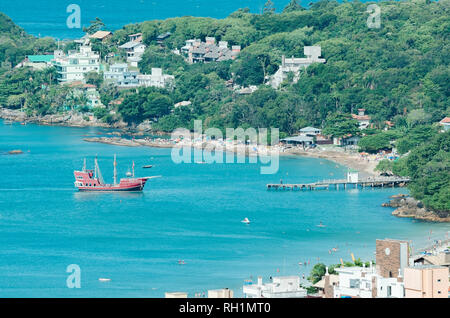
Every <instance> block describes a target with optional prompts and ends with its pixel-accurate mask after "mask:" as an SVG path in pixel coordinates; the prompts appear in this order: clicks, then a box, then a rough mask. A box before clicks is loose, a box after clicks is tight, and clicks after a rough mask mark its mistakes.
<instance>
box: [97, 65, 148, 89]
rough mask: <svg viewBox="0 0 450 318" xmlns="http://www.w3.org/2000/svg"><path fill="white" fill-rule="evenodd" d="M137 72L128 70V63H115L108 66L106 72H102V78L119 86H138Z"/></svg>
mask: <svg viewBox="0 0 450 318" xmlns="http://www.w3.org/2000/svg"><path fill="white" fill-rule="evenodd" d="M138 76H139V72H138V71H130V70H128V64H126V63H116V64H112V65H111V66H110V67H109V71H108V72H104V74H103V78H104V79H105V81H108V82H111V83H114V85H116V86H119V87H138V86H139V80H138Z"/></svg>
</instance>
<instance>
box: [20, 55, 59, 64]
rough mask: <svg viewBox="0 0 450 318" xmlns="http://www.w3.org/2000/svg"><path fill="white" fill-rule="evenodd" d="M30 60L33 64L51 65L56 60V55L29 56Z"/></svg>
mask: <svg viewBox="0 0 450 318" xmlns="http://www.w3.org/2000/svg"><path fill="white" fill-rule="evenodd" d="M27 57H28V60H29V61H30V62H33V63H40V62H41V63H49V62H50V61H51V60H53V59H54V58H55V56H54V55H28V56H27Z"/></svg>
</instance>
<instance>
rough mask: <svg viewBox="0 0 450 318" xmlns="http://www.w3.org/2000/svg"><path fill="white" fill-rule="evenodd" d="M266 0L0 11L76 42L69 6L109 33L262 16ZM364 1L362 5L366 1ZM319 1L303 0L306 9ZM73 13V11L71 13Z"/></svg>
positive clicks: (282, 0)
mask: <svg viewBox="0 0 450 318" xmlns="http://www.w3.org/2000/svg"><path fill="white" fill-rule="evenodd" d="M266 1H267V0H221V1H215V2H211V1H209V0H183V1H181V0H128V1H123V0H77V1H74V0H45V1H35V0H21V1H20V2H18V1H6V0H2V1H0V12H4V13H6V14H7V15H8V16H10V17H11V18H12V19H13V21H14V22H15V23H17V24H18V25H20V26H21V27H22V28H24V29H25V30H26V31H27V32H28V33H30V34H33V35H35V36H52V37H55V38H58V39H74V38H79V37H80V36H83V35H84V33H83V32H82V30H81V29H69V28H68V27H67V25H66V20H67V17H68V16H69V15H70V13H67V12H66V9H67V6H68V5H70V4H78V5H79V6H80V10H81V26H82V27H83V26H89V24H90V21H92V20H94V19H95V18H96V17H99V18H101V19H102V21H103V22H104V23H105V24H106V28H107V29H108V30H113V31H114V30H117V29H121V28H122V27H123V26H124V25H126V24H130V23H137V22H142V21H148V20H155V19H166V18H171V17H180V16H197V17H212V18H219V19H222V18H225V17H227V16H228V15H230V13H232V12H234V11H236V10H237V9H239V8H245V7H247V8H249V9H250V12H252V13H260V12H261V11H262V8H263V7H264V4H265V3H266ZM366 1H367V0H363V1H362V2H366ZM272 2H273V3H274V7H275V8H276V11H277V12H281V11H282V10H283V8H284V7H285V6H286V5H287V4H288V3H289V2H290V0H272ZM311 2H316V0H312V1H311V0H300V1H299V3H301V4H302V6H303V7H305V8H307V7H308V6H309V3H311ZM71 12H72V11H71Z"/></svg>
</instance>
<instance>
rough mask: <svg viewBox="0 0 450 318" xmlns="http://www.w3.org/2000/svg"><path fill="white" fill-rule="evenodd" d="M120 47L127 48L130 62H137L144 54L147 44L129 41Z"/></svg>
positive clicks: (126, 51)
mask: <svg viewBox="0 0 450 318" xmlns="http://www.w3.org/2000/svg"><path fill="white" fill-rule="evenodd" d="M119 48H120V49H123V50H125V53H126V56H127V61H128V62H133V63H136V60H137V59H138V58H140V57H141V56H142V55H143V54H144V52H145V49H146V48H147V46H146V45H145V44H144V43H141V42H137V41H129V42H127V43H125V44H122V45H121V46H119Z"/></svg>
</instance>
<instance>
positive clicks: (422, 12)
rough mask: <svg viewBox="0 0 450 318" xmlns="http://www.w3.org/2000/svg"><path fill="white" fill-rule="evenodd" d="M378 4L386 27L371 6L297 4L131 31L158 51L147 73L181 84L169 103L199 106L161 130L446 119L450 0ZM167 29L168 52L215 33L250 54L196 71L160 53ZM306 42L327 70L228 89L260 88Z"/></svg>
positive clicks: (152, 52)
mask: <svg viewBox="0 0 450 318" xmlns="http://www.w3.org/2000/svg"><path fill="white" fill-rule="evenodd" d="M377 4H378V5H379V6H380V7H381V27H380V28H379V29H376V28H373V29H371V28H368V26H367V18H368V16H369V14H368V13H367V12H366V11H367V6H368V4H367V3H361V2H357V1H356V2H346V3H341V4H340V3H338V2H336V1H319V2H316V3H314V4H313V5H312V6H311V8H310V9H308V10H305V9H303V8H301V7H298V6H297V7H295V6H294V7H291V8H290V9H286V10H285V11H284V12H283V13H281V14H276V13H272V12H271V11H270V10H267V11H266V12H265V13H264V14H251V13H249V12H248V11H247V10H245V9H241V10H238V11H237V12H235V13H233V14H231V15H230V16H229V17H228V18H226V19H223V20H215V19H210V18H193V17H181V18H174V19H167V20H164V21H149V22H145V23H143V24H140V25H133V26H129V27H128V28H130V30H129V31H137V29H139V30H141V31H143V32H144V38H145V41H146V43H147V44H149V45H150V47H149V48H148V50H147V53H146V55H145V59H144V62H143V63H142V66H143V69H144V70H149V69H150V68H151V67H155V66H158V67H164V68H165V69H167V70H169V71H171V72H172V73H174V74H175V75H177V77H178V79H179V81H178V83H177V85H178V89H177V90H176V92H175V93H173V94H171V98H173V99H174V102H178V101H180V100H188V99H189V100H192V101H193V102H194V107H193V108H192V110H191V111H190V112H188V113H187V112H186V111H184V112H183V113H180V114H178V115H177V113H174V114H171V115H169V116H168V117H166V118H164V120H163V121H162V122H161V123H162V124H164V125H162V126H163V128H164V127H165V128H167V129H169V130H170V129H171V128H173V126H176V125H180V124H184V125H186V124H187V123H188V122H189V121H190V120H192V118H196V117H201V118H205V119H208V122H210V123H211V124H214V125H215V126H221V127H223V126H246V125H249V126H253V127H269V126H273V127H279V128H280V129H281V130H282V131H284V132H286V133H293V132H295V131H296V130H297V129H298V128H299V127H301V126H304V125H307V124H308V125H315V126H324V125H325V124H326V118H327V116H328V115H330V114H331V113H336V112H338V113H355V112H356V109H357V108H361V107H363V108H365V109H366V110H367V113H368V114H369V115H371V116H372V120H373V122H374V123H380V124H381V123H382V122H383V121H384V120H391V121H394V122H398V123H404V122H405V121H406V120H407V119H408V118H407V116H408V114H410V113H411V112H412V111H413V110H419V111H414V112H413V115H411V116H412V117H414V118H411V120H416V119H417V120H418V121H419V122H422V123H432V122H436V121H439V120H441V119H442V118H443V117H444V116H445V115H446V114H448V112H449V109H448V105H449V103H448V101H449V95H450V93H449V85H448V83H449V81H450V68H449V64H450V63H449V62H450V41H449V34H450V19H449V16H450V1H449V0H443V1H439V2H430V1H425V0H423V1H386V2H379V3H377ZM126 29H127V28H125V29H124V30H122V31H121V32H124V33H127V32H126ZM163 32H172V36H171V37H170V38H169V39H168V40H167V46H168V48H169V49H172V48H180V47H181V46H182V45H184V41H185V40H186V39H189V38H200V39H204V38H205V37H206V36H214V37H215V38H216V39H217V40H227V41H229V43H230V44H239V45H242V46H243V50H242V53H241V55H240V57H239V58H238V59H237V60H235V61H234V62H233V63H226V62H224V63H220V64H216V65H205V66H203V67H202V66H198V65H197V66H188V65H185V64H184V63H183V61H181V60H179V59H177V58H176V57H174V56H172V55H170V54H167V51H162V50H161V49H159V48H157V47H156V46H152V44H155V38H156V35H157V34H161V33H163ZM119 34H120V32H119ZM305 45H320V46H321V48H322V56H323V57H324V58H325V59H326V60H327V63H326V64H323V65H322V64H317V65H313V66H311V67H309V68H308V70H307V71H306V72H305V74H303V75H302V76H301V78H300V81H299V82H298V83H297V84H295V85H285V87H284V88H283V89H282V90H281V91H274V90H272V89H270V88H265V89H260V90H258V91H257V92H256V93H253V94H252V95H251V96H248V97H243V98H237V99H232V98H231V97H230V96H231V94H230V93H229V92H227V91H226V90H225V89H224V88H223V85H222V81H223V80H228V79H230V78H233V79H234V81H235V83H237V84H241V85H243V86H248V85H260V84H262V83H263V82H264V77H265V76H268V75H271V74H273V73H274V72H275V71H276V70H277V69H278V66H279V65H280V63H281V55H282V54H284V55H286V56H287V57H290V56H296V57H303V47H304V46H305ZM232 74H233V75H232ZM212 96H214V97H212Z"/></svg>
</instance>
